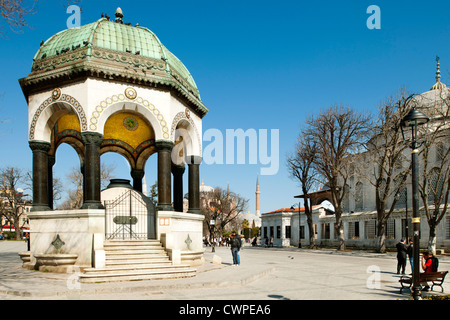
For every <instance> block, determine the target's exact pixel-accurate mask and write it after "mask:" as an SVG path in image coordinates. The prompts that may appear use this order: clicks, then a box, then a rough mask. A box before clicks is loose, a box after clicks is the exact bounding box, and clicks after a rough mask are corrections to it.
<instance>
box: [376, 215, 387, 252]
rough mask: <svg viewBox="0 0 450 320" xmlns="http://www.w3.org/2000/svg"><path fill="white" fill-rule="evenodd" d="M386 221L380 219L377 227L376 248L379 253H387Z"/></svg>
mask: <svg viewBox="0 0 450 320" xmlns="http://www.w3.org/2000/svg"><path fill="white" fill-rule="evenodd" d="M384 226H385V222H384V221H380V222H379V223H378V227H377V243H376V250H377V252H378V253H386V234H385V227H384Z"/></svg>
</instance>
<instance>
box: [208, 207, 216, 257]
mask: <svg viewBox="0 0 450 320" xmlns="http://www.w3.org/2000/svg"><path fill="white" fill-rule="evenodd" d="M209 224H210V225H211V227H212V239H211V240H212V241H211V247H212V248H211V252H216V241H215V240H214V228H215V227H216V217H215V214H214V215H213V216H212V219H211V221H210V222H209Z"/></svg>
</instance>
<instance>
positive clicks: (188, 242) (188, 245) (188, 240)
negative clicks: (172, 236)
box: [184, 234, 192, 250]
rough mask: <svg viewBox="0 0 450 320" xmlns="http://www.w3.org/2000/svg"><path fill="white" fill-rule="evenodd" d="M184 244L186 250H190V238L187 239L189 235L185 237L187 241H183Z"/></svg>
mask: <svg viewBox="0 0 450 320" xmlns="http://www.w3.org/2000/svg"><path fill="white" fill-rule="evenodd" d="M184 243H186V246H187V248H188V250H191V243H192V240H191V237H189V234H188V236H187V239H186V240H185V241H184Z"/></svg>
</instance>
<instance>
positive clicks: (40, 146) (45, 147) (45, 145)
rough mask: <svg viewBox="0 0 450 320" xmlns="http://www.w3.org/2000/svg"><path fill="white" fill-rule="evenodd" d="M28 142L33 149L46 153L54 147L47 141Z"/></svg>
mask: <svg viewBox="0 0 450 320" xmlns="http://www.w3.org/2000/svg"><path fill="white" fill-rule="evenodd" d="M28 144H29V146H30V149H31V150H32V151H38V152H45V153H48V152H49V151H50V149H51V147H52V145H51V144H50V143H49V142H46V141H36V140H34V141H29V142H28Z"/></svg>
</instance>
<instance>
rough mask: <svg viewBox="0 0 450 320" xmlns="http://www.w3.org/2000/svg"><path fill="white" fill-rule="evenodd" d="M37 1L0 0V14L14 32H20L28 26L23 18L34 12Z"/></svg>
mask: <svg viewBox="0 0 450 320" xmlns="http://www.w3.org/2000/svg"><path fill="white" fill-rule="evenodd" d="M30 2H31V3H30ZM37 3H38V0H29V1H25V0H0V16H1V17H2V18H3V20H4V21H5V22H6V23H7V25H8V26H9V27H10V28H11V29H12V30H13V31H14V32H16V33H20V32H22V28H24V27H28V26H29V25H28V23H27V21H26V20H25V18H26V16H28V15H31V14H35V13H36V5H37ZM2 33H3V32H1V31H0V35H1V34H2Z"/></svg>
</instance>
